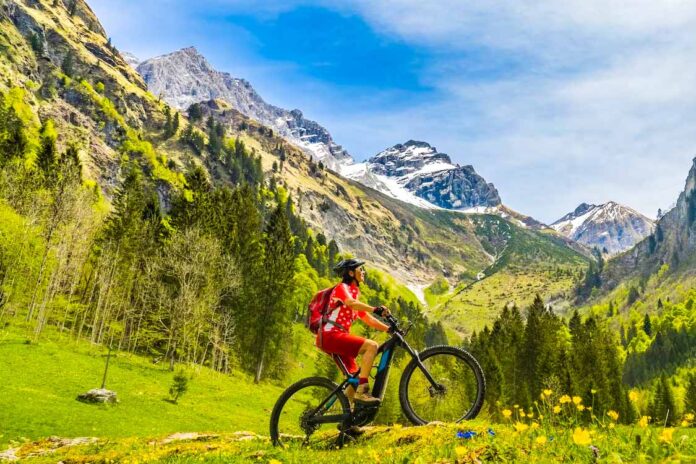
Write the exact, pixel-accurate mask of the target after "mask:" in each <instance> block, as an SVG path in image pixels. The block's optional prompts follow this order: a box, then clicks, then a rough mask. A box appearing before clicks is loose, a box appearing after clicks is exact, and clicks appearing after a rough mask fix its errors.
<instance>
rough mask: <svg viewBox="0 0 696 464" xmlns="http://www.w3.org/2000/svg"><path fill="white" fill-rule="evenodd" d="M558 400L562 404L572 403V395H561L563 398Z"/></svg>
mask: <svg viewBox="0 0 696 464" xmlns="http://www.w3.org/2000/svg"><path fill="white" fill-rule="evenodd" d="M558 402H559V403H561V404H566V403H570V396H568V395H563V396H561V399H559V400H558Z"/></svg>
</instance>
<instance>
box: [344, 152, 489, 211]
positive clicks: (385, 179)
mask: <svg viewBox="0 0 696 464" xmlns="http://www.w3.org/2000/svg"><path fill="white" fill-rule="evenodd" d="M341 173H342V174H343V175H345V176H346V177H349V178H352V179H355V180H357V181H359V182H362V183H363V184H366V185H368V186H370V187H372V188H375V189H376V190H380V191H382V192H384V193H386V194H388V195H391V196H393V197H395V198H398V199H400V200H403V201H407V202H409V203H413V204H415V205H417V206H420V207H426V208H427V207H430V208H434V207H439V208H445V209H454V210H463V211H468V210H471V209H475V208H495V207H497V206H499V205H500V204H501V202H500V196H499V195H498V191H497V190H496V188H495V186H494V185H493V184H490V183H486V181H485V180H484V179H483V177H481V176H480V175H478V174H477V173H476V171H474V168H473V167H472V166H470V165H469V166H459V165H458V164H457V165H455V164H452V160H451V159H450V157H449V156H448V155H447V154H445V153H440V152H438V151H437V149H436V148H435V147H433V146H431V145H430V144H428V143H426V142H419V141H415V140H409V141H408V142H406V143H404V144H397V145H394V146H393V147H391V148H387V149H386V150H384V151H382V152H380V153H378V154H377V155H375V156H374V157H372V158H370V159H369V160H368V161H366V162H365V163H359V164H353V165H349V166H345V167H344V168H342V170H341Z"/></svg>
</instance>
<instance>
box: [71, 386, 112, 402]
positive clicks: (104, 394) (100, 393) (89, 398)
mask: <svg viewBox="0 0 696 464" xmlns="http://www.w3.org/2000/svg"><path fill="white" fill-rule="evenodd" d="M77 400H78V401H82V402H83V403H118V398H117V396H116V392H114V391H111V390H107V389H106V388H93V389H91V390H90V391H88V392H87V393H83V394H81V395H78V396H77Z"/></svg>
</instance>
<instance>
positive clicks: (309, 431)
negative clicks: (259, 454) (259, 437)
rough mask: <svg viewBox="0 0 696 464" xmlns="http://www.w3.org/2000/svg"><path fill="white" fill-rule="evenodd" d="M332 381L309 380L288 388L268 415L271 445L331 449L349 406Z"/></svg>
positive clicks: (323, 379)
mask: <svg viewBox="0 0 696 464" xmlns="http://www.w3.org/2000/svg"><path fill="white" fill-rule="evenodd" d="M336 388H338V385H336V384H335V383H334V382H332V381H331V380H329V379H326V378H323V377H309V378H306V379H302V380H300V381H299V382H297V383H295V384H293V385H291V386H290V387H289V388H288V389H287V390H285V391H284V392H283V394H282V395H281V396H280V398H278V401H276V404H275V406H274V407H273V412H272V413H271V430H270V432H271V440H272V441H273V444H274V445H275V446H291V445H297V446H317V447H321V446H322V445H326V446H327V447H328V446H333V441H335V439H336V438H338V436H339V432H340V427H341V423H342V422H343V420H342V419H341V418H342V417H343V418H347V417H348V416H349V415H350V403H349V402H348V398H346V395H345V394H343V392H341V391H337V392H336V393H333V394H332V392H333V391H334V390H336Z"/></svg>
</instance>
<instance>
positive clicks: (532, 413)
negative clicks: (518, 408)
mask: <svg viewBox="0 0 696 464" xmlns="http://www.w3.org/2000/svg"><path fill="white" fill-rule="evenodd" d="M527 417H529V418H530V419H532V418H534V412H532V411H529V412H528V413H527Z"/></svg>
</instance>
